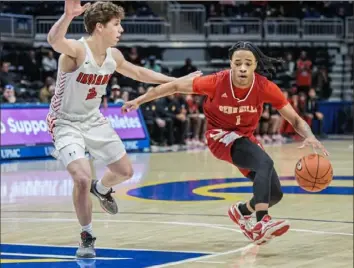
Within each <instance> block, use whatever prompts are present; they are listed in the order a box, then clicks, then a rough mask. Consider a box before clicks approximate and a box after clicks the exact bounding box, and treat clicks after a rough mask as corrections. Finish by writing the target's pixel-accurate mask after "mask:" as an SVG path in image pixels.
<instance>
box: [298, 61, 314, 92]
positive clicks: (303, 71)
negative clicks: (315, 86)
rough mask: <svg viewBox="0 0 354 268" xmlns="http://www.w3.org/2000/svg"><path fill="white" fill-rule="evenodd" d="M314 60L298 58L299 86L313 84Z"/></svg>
mask: <svg viewBox="0 0 354 268" xmlns="http://www.w3.org/2000/svg"><path fill="white" fill-rule="evenodd" d="M311 66H312V62H311V61H309V60H305V61H303V60H298V61H297V63H296V68H297V71H296V84H297V85H298V86H311V83H312V71H311Z"/></svg>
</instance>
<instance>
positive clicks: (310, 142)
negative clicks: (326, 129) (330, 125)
mask: <svg viewBox="0 0 354 268" xmlns="http://www.w3.org/2000/svg"><path fill="white" fill-rule="evenodd" d="M306 146H312V148H314V149H320V150H321V151H322V152H323V154H324V155H326V156H328V155H329V152H328V151H327V150H326V148H325V147H324V146H323V144H322V143H321V142H319V141H318V140H317V139H316V138H315V137H309V138H306V139H305V140H304V141H303V143H302V145H301V146H300V147H299V148H300V149H302V148H305V147H306Z"/></svg>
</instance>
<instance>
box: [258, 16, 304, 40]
mask: <svg viewBox="0 0 354 268" xmlns="http://www.w3.org/2000/svg"><path fill="white" fill-rule="evenodd" d="M263 25H264V38H265V39H266V40H277V41H280V40H294V39H295V40H297V39H299V38H300V26H301V21H300V19H297V18H267V19H265V20H264V24H263Z"/></svg>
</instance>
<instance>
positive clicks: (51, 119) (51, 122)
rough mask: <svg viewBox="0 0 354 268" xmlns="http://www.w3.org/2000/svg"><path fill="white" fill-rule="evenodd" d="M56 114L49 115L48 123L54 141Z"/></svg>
mask: <svg viewBox="0 0 354 268" xmlns="http://www.w3.org/2000/svg"><path fill="white" fill-rule="evenodd" d="M56 119H57V118H56V117H55V116H51V115H50V114H48V115H47V118H46V120H47V125H48V132H49V134H50V136H52V140H53V141H54V128H55V121H56Z"/></svg>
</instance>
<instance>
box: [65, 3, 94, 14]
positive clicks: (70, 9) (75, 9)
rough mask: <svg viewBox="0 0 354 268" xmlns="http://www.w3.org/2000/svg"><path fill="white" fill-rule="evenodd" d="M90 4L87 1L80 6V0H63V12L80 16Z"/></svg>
mask: <svg viewBox="0 0 354 268" xmlns="http://www.w3.org/2000/svg"><path fill="white" fill-rule="evenodd" d="M90 5H91V4H90V3H87V4H85V5H83V6H81V3H80V0H65V8H64V10H65V14H66V15H68V16H70V17H76V16H80V15H81V14H82V13H84V12H85V10H86V9H87V8H88V7H89V6H90Z"/></svg>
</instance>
